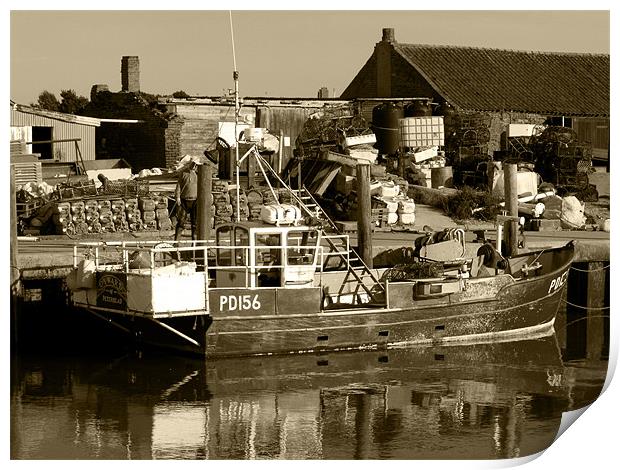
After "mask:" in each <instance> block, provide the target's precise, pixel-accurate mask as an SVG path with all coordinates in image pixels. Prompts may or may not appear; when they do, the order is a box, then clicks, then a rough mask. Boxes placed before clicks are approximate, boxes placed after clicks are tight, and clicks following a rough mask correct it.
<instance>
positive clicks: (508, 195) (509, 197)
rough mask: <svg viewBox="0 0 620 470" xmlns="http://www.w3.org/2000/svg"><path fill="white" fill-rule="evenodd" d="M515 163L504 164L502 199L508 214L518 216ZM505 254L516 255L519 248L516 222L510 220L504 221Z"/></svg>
mask: <svg viewBox="0 0 620 470" xmlns="http://www.w3.org/2000/svg"><path fill="white" fill-rule="evenodd" d="M517 191H518V189H517V165H516V163H507V164H506V165H504V200H505V201H506V210H507V211H508V214H507V215H508V216H510V217H518V216H519V195H518V193H517ZM505 238H506V254H507V256H512V255H516V254H517V253H518V250H519V245H518V243H519V242H518V222H517V221H516V220H510V221H508V222H506V237H505Z"/></svg>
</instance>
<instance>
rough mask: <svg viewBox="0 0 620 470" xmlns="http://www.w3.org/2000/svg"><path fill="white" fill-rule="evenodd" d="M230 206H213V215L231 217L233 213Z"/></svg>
mask: <svg viewBox="0 0 620 470" xmlns="http://www.w3.org/2000/svg"><path fill="white" fill-rule="evenodd" d="M234 212H235V211H234V210H233V206H232V204H217V203H216V204H215V215H217V216H220V217H232V215H233V213H234Z"/></svg>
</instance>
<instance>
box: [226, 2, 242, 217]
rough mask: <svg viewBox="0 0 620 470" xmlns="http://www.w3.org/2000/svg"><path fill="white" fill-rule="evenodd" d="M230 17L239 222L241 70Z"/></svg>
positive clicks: (230, 13) (239, 215)
mask: <svg viewBox="0 0 620 470" xmlns="http://www.w3.org/2000/svg"><path fill="white" fill-rule="evenodd" d="M228 17H229V18H230V39H231V42H232V53H233V81H234V82H235V168H236V171H235V173H236V181H235V182H236V186H237V190H236V192H237V204H236V206H237V222H239V221H240V220H241V214H240V210H239V205H240V204H239V133H238V131H237V125H238V123H239V111H240V106H239V72H238V71H237V57H236V56H235V32H234V28H233V20H232V10H228Z"/></svg>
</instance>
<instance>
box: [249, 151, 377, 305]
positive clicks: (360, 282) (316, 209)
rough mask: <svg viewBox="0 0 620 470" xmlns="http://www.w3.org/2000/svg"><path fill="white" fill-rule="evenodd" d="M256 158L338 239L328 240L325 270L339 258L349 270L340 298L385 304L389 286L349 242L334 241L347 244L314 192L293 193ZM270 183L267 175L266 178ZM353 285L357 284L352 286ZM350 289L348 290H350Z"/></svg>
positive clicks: (262, 163) (260, 159) (264, 164)
mask: <svg viewBox="0 0 620 470" xmlns="http://www.w3.org/2000/svg"><path fill="white" fill-rule="evenodd" d="M255 156H256V158H257V160H258V163H259V166H260V168H261V170H262V171H263V173H265V170H264V167H266V168H267V169H268V170H270V171H271V173H272V174H273V175H274V176H275V178H276V179H277V180H278V182H279V183H280V185H281V186H282V187H283V188H284V189H286V190H287V191H288V192H289V193H290V194H291V195H292V197H293V199H294V201H295V202H296V203H297V204H298V205H299V208H300V209H301V210H302V212H305V214H306V215H308V216H309V217H310V218H311V219H312V220H313V221H314V222H315V223H318V224H319V225H320V226H321V227H322V228H323V229H324V231H326V232H332V233H335V234H337V235H335V236H333V237H332V236H330V235H327V236H324V237H323V238H324V239H325V240H326V241H327V244H328V245H329V249H330V251H329V252H328V253H327V256H326V257H325V260H324V264H323V267H326V265H327V264H328V263H329V262H330V260H331V259H333V258H337V259H338V260H339V265H338V267H342V266H343V265H344V267H345V268H346V269H347V274H346V276H345V278H344V280H343V282H342V284H341V286H340V288H339V291H338V295H339V296H340V295H344V294H347V295H349V294H353V299H354V304H356V305H359V304H362V303H365V302H363V301H362V297H361V294H362V293H365V294H366V296H367V298H368V299H369V303H372V304H385V286H384V285H383V284H382V283H381V281H380V280H379V279H378V278H377V276H375V274H374V273H373V272H372V271H371V269H370V268H369V267H368V266H367V265H366V263H364V260H362V259H361V258H360V257H359V255H358V254H357V253H356V252H355V250H353V249H352V248H351V247H350V245H349V243H348V239H346V247H338V245H337V244H336V243H334V240H335V239H337V238H339V239H340V240H341V241H342V240H343V237H342V234H341V233H340V230H338V227H337V226H336V224H335V223H334V221H333V220H331V218H330V217H329V216H328V215H327V213H325V211H324V210H323V208H322V207H321V205H320V204H319V203H318V202H317V200H316V199H315V198H314V197H313V196H312V194H311V193H310V191H308V189H307V188H306V187H302V188H301V189H299V190H293V189H292V188H291V187H290V186H288V185H287V184H286V183H285V182H284V181H283V180H282V178H280V176H279V175H278V174H277V173H276V171H275V170H274V169H273V168H272V167H271V165H270V164H269V162H267V161H266V160H265V159H264V158H263V157H262V156H261V155H260V154H259V153H258V152H255ZM265 179H266V180H267V181H269V180H268V178H267V175H266V174H265ZM351 284H353V285H352V286H351ZM347 288H348V290H347Z"/></svg>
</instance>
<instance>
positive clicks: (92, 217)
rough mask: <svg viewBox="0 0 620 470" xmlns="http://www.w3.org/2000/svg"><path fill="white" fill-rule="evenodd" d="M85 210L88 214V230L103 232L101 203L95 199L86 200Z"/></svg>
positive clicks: (90, 231)
mask: <svg viewBox="0 0 620 470" xmlns="http://www.w3.org/2000/svg"><path fill="white" fill-rule="evenodd" d="M84 212H85V214H86V224H87V225H88V232H89V233H101V223H100V222H99V203H98V202H97V201H95V200H93V199H89V200H88V201H85V202H84Z"/></svg>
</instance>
